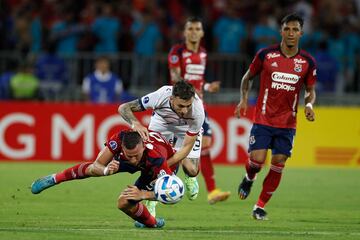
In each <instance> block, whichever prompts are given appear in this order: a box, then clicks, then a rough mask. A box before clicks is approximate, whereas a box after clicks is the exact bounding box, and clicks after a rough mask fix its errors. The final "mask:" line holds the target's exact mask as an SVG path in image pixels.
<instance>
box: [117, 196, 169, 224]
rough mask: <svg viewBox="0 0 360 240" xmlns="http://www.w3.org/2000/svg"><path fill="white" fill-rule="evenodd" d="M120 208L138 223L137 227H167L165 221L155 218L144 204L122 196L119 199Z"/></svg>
mask: <svg viewBox="0 0 360 240" xmlns="http://www.w3.org/2000/svg"><path fill="white" fill-rule="evenodd" d="M118 208H119V209H120V210H121V211H122V212H124V213H125V214H126V215H128V216H129V217H131V218H132V219H134V220H135V221H136V222H135V226H136V227H140V228H143V227H149V228H161V227H163V226H164V225H165V221H164V219H163V218H158V219H156V218H155V217H153V216H152V215H151V214H150V212H149V211H148V209H147V208H146V206H145V205H144V204H142V203H141V202H135V201H130V200H127V199H125V197H124V196H123V195H122V194H120V196H119V198H118Z"/></svg>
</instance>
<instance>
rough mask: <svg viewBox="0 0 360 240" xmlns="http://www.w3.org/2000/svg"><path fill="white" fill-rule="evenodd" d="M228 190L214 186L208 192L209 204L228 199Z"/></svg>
mask: <svg viewBox="0 0 360 240" xmlns="http://www.w3.org/2000/svg"><path fill="white" fill-rule="evenodd" d="M229 196H230V192H222V191H221V190H220V189H218V188H216V189H214V190H212V191H211V192H210V193H209V194H208V202H209V204H215V203H217V202H222V201H225V200H226V199H228V198H229Z"/></svg>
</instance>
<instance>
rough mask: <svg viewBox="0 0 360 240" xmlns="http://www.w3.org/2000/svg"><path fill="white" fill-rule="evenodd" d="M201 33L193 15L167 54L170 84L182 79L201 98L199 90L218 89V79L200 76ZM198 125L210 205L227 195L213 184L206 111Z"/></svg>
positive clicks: (203, 54) (202, 59)
mask: <svg viewBox="0 0 360 240" xmlns="http://www.w3.org/2000/svg"><path fill="white" fill-rule="evenodd" d="M203 36H204V31H203V26H202V23H201V20H200V19H199V18H196V17H192V18H189V19H188V20H187V21H186V23H185V28H184V37H185V43H182V44H176V45H174V46H173V47H172V49H171V50H170V53H169V55H168V63H169V69H170V76H171V81H172V83H173V84H174V83H176V82H177V81H179V80H181V79H184V80H185V81H187V82H189V83H190V84H192V85H193V86H194V88H195V90H196V92H197V94H198V95H199V96H200V97H201V98H202V99H203V89H204V90H205V91H208V92H210V93H214V92H217V91H219V88H220V82H219V81H215V82H212V83H206V82H205V79H204V75H205V66H206V60H207V53H206V50H205V49H204V48H203V47H201V46H200V42H201V39H202V37H203ZM202 127H203V129H204V133H203V137H202V148H201V158H200V159H201V160H200V167H201V173H202V175H203V177H204V180H205V183H206V188H207V191H208V202H209V203H210V204H214V203H216V202H218V201H224V200H226V199H227V198H228V197H229V196H230V192H222V191H221V190H220V189H218V188H216V185H215V178H214V167H213V164H212V161H211V156H210V147H211V136H212V132H211V129H210V126H209V118H208V116H207V113H206V111H205V121H204V123H203V125H202Z"/></svg>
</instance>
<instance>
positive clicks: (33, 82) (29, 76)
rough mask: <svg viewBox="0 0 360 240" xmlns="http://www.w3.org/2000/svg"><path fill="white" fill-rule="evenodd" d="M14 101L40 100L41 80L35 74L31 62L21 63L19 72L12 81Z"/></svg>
mask: <svg viewBox="0 0 360 240" xmlns="http://www.w3.org/2000/svg"><path fill="white" fill-rule="evenodd" d="M10 89H11V95H12V97H13V99H18V100H30V99H37V98H38V90H39V79H38V78H37V77H36V76H35V75H34V74H33V67H32V65H31V64H30V63H29V62H27V61H26V62H24V63H21V65H20V67H19V70H18V71H17V72H16V73H15V74H14V75H13V76H12V77H11V79H10Z"/></svg>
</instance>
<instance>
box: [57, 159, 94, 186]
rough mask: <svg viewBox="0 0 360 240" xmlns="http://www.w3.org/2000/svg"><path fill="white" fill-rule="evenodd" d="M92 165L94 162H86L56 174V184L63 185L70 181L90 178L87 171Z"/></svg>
mask: <svg viewBox="0 0 360 240" xmlns="http://www.w3.org/2000/svg"><path fill="white" fill-rule="evenodd" d="M91 164H92V162H84V163H80V164H77V165H75V166H73V167H71V168H68V169H65V170H64V171H62V172H60V173H57V174H55V182H56V183H61V182H65V181H70V180H74V179H82V178H87V177H89V176H86V175H85V170H86V169H87V168H88V167H89V166H90V165H91Z"/></svg>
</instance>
